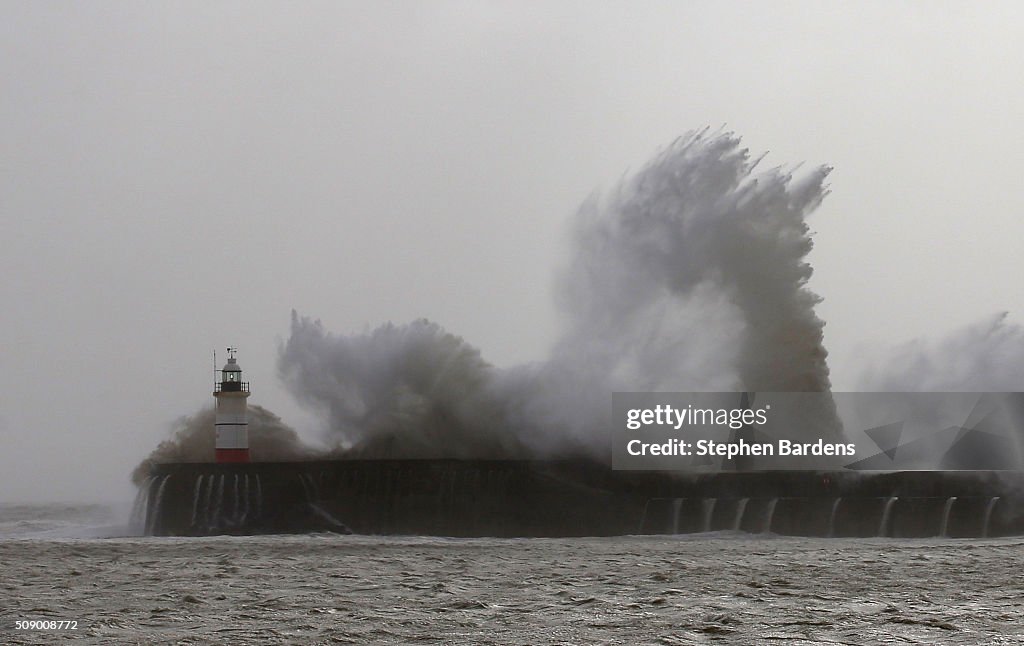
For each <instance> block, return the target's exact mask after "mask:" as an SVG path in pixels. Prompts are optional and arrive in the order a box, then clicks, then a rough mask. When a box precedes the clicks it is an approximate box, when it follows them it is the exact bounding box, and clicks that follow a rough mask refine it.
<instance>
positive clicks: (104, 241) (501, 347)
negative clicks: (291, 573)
mask: <svg viewBox="0 0 1024 646" xmlns="http://www.w3.org/2000/svg"><path fill="white" fill-rule="evenodd" d="M1022 42H1024V5H1021V4H1020V3H1009V2H1008V3H984V4H982V3H970V2H960V3H940V2H920V3H892V2H879V3H862V2H856V3H854V2H848V3H838V2H828V3H821V2H793V3H784V2H762V3H748V2H732V3H724V2H707V3H705V2H664V3H658V2H640V3H634V2H630V3H627V2H593V1H586V2H518V1H517V2H479V1H477V2H395V3H380V2H359V3H338V2H325V3H314V2H301V3H284V2H281V3H267V2H238V3H227V2H214V3H211V2H173V3H171V2H167V3H156V2H148V3H137V2H123V3H121V2H91V3H88V2H76V3H71V2H11V1H9V0H7V1H0V276H2V280H0V304H2V307H3V315H2V317H0V335H2V336H0V338H2V340H3V345H2V354H0V501H9V500H26V499H40V498H50V499H93V498H111V497H114V496H119V495H125V494H126V492H127V491H128V484H127V476H128V472H129V471H130V470H131V468H132V467H134V465H135V464H136V463H137V462H138V461H139V459H140V458H142V457H143V456H145V455H146V454H147V453H148V452H149V450H151V449H152V448H153V446H154V445H155V444H156V443H157V442H158V441H159V440H160V439H161V438H162V437H163V436H164V435H165V434H166V433H167V430H168V427H169V425H170V423H171V421H172V420H173V419H174V418H175V417H177V416H179V415H182V414H188V413H192V412H194V411H196V410H197V409H198V408H200V407H201V406H203V405H206V404H208V403H209V402H210V401H211V400H212V398H211V397H210V386H211V356H210V353H211V350H212V349H214V348H217V349H220V350H221V351H222V350H223V348H224V347H226V346H227V345H229V344H236V345H238V346H239V347H240V349H241V350H240V353H239V361H240V363H241V364H242V366H243V368H244V369H245V370H246V371H247V377H248V378H249V379H250V380H251V382H252V383H253V391H254V394H253V397H252V399H251V400H250V401H251V402H253V403H258V404H262V405H264V406H267V407H269V408H270V409H272V410H274V411H276V412H278V413H279V414H281V415H282V416H283V417H284V418H285V420H286V421H288V422H290V423H292V424H294V425H295V426H296V427H298V429H299V430H300V432H303V433H304V434H309V435H310V436H312V431H311V429H312V427H313V425H314V420H313V419H312V417H311V416H310V415H308V413H304V412H303V411H301V410H300V409H299V407H298V405H297V404H295V403H294V402H293V401H292V400H291V397H290V396H289V395H288V394H287V393H286V392H285V391H284V389H283V387H282V386H281V385H280V384H279V382H278V380H277V377H276V372H275V356H276V352H277V344H278V342H279V341H280V340H281V339H283V338H284V337H285V336H286V335H287V333H288V325H289V316H290V311H291V309H292V308H295V309H297V310H298V311H299V312H300V313H302V314H306V315H310V316H313V317H317V318H320V319H321V320H322V321H323V322H324V325H325V326H326V327H327V328H328V329H330V330H332V331H336V332H357V331H360V330H362V329H364V328H367V327H373V326H376V325H377V324H379V323H381V322H384V321H389V320H390V321H395V322H405V321H409V320H411V319H415V318H418V317H428V318H430V319H432V320H435V321H437V322H438V323H440V324H442V325H443V326H445V327H446V328H447V329H449V330H450V331H452V332H454V333H456V334H459V335H461V336H463V337H464V338H466V339H467V340H468V341H469V342H471V343H472V344H474V345H476V346H478V347H479V348H481V350H482V352H483V354H484V356H485V358H487V359H488V360H490V361H491V362H493V363H496V364H498V365H503V366H504V365H512V364H516V363H520V362H523V361H530V360H536V359H539V358H541V357H543V356H544V355H545V353H546V351H547V349H548V346H549V344H550V343H551V342H552V341H553V340H554V335H555V330H556V329H557V317H556V311H555V307H554V301H553V299H552V290H553V279H554V276H555V271H556V270H557V268H558V267H559V265H560V263H561V262H562V261H563V259H564V257H565V249H566V245H567V242H568V236H567V221H568V218H569V217H570V216H571V215H572V213H573V212H574V211H575V210H576V208H577V206H578V205H579V203H580V202H581V201H582V200H583V199H585V198H586V197H587V196H588V195H590V194H591V193H592V192H593V191H594V190H596V189H601V188H607V187H610V186H612V185H613V184H614V183H615V181H617V180H618V179H619V178H620V177H621V176H622V175H623V173H625V172H627V171H628V170H629V169H634V170H635V169H637V168H638V167H639V166H640V165H642V164H643V163H644V161H645V160H646V159H648V158H649V157H650V156H651V155H652V154H653V153H654V152H655V151H657V150H658V148H659V147H660V146H663V145H665V144H667V143H669V142H670V141H672V140H673V139H674V138H675V137H677V136H678V135H680V134H682V133H684V132H685V131H687V130H690V129H694V128H701V127H703V126H705V125H711V126H713V127H718V126H720V125H722V124H725V125H726V126H727V127H728V128H729V129H732V130H735V131H736V132H737V133H739V134H740V135H742V136H743V137H744V140H745V144H746V145H747V146H749V147H750V148H751V150H752V151H770V154H769V157H768V161H769V162H770V163H772V164H790V163H797V162H802V161H806V162H807V163H809V164H815V165H816V164H822V163H827V164H831V165H833V166H834V167H835V171H834V172H833V174H832V175H831V177H830V182H831V186H832V195H831V196H829V198H828V199H827V200H826V202H825V203H824V205H823V206H822V207H821V208H820V209H819V211H818V212H817V213H816V215H815V216H814V218H813V220H812V224H813V228H814V229H815V231H816V232H817V233H816V237H815V241H816V248H815V250H814V251H813V252H812V254H811V261H812V263H813V264H814V266H815V272H816V273H815V275H814V278H813V280H812V282H811V286H812V288H813V289H814V290H815V291H817V292H818V293H819V294H821V295H822V296H823V297H824V298H825V301H824V303H823V304H822V305H821V306H820V307H819V310H818V311H819V314H820V315H821V316H822V317H823V318H824V319H825V320H826V321H827V323H828V324H827V327H826V344H827V346H828V347H829V349H830V351H831V352H832V369H833V376H834V381H835V385H836V388H837V389H842V388H843V386H844V383H846V384H849V383H850V382H851V381H852V380H853V379H854V377H855V375H854V374H853V373H854V371H855V370H856V365H855V357H856V354H857V353H858V352H859V350H860V349H861V348H863V347H879V346H880V345H884V344H888V343H896V342H900V341H904V340H907V339H912V338H915V337H919V336H925V337H929V336H940V335H942V334H944V333H946V332H948V331H950V330H952V329H953V328H956V327H959V326H962V325H964V324H967V323H970V322H972V321H976V320H978V319H980V318H983V317H986V316H988V315H990V314H992V313H994V312H996V311H1000V310H1009V311H1010V312H1011V320H1013V321H1016V322H1020V321H1021V320H1022V318H1024V316H1022V313H1024V281H1022V280H1021V273H1022V272H1021V269H1022V261H1021V253H1020V247H1021V241H1022V240H1024V218H1022V217H1021V215H1022V214H1024V191H1022V190H1021V188H1020V184H1021V177H1022V176H1024V155H1022V150H1024V126H1022V124H1021V115H1024V84H1022V83H1021V79H1024V46H1022V44H1021V43H1022ZM221 357H222V358H223V354H222V355H221Z"/></svg>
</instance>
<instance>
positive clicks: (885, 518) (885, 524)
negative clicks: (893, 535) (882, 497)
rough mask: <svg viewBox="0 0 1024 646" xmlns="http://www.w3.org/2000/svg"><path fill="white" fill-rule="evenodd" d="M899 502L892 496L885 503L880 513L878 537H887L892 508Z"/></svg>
mask: <svg viewBox="0 0 1024 646" xmlns="http://www.w3.org/2000/svg"><path fill="white" fill-rule="evenodd" d="M897 500H899V498H898V497H896V496H892V497H890V498H889V499H888V500H886V501H885V510H884V511H882V522H881V523H879V525H878V535H879V536H888V535H889V521H890V520H891V517H892V506H893V505H895V504H896V501H897Z"/></svg>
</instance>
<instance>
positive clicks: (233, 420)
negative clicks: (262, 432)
mask: <svg viewBox="0 0 1024 646" xmlns="http://www.w3.org/2000/svg"><path fill="white" fill-rule="evenodd" d="M236 354H237V350H236V349H235V348H228V362H227V363H226V364H224V367H223V368H222V369H221V371H220V377H219V378H220V381H218V382H217V383H216V384H214V387H213V396H214V397H215V398H216V400H217V417H216V421H215V422H214V431H215V433H216V441H215V451H216V460H217V462H248V461H249V422H248V419H247V415H246V404H245V400H246V399H247V398H248V397H249V383H248V382H246V381H242V368H241V367H240V366H239V365H238V361H237V359H236V358H235V355H236Z"/></svg>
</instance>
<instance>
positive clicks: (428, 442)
mask: <svg viewBox="0 0 1024 646" xmlns="http://www.w3.org/2000/svg"><path fill="white" fill-rule="evenodd" d="M278 367H279V372H280V375H281V377H282V379H283V380H284V382H285V383H286V384H287V385H288V386H289V388H290V390H291V391H292V393H294V394H295V396H296V397H297V398H298V399H299V400H300V401H302V402H303V403H306V404H309V405H311V406H313V407H316V408H319V409H321V410H322V411H323V412H324V413H325V417H326V420H327V423H328V432H329V433H330V434H331V435H332V437H333V439H334V442H335V444H336V446H337V449H338V450H339V451H343V452H345V453H347V454H349V455H353V454H359V455H363V456H367V457H417V458H425V457H450V458H454V457H510V456H516V455H521V454H522V453H523V447H522V445H521V443H520V441H519V439H518V438H516V437H514V436H512V435H510V434H508V433H506V432H505V430H506V429H505V424H504V407H503V402H502V401H501V399H500V398H498V397H496V396H495V395H494V393H493V380H494V375H495V369H494V368H492V367H491V366H490V365H489V364H487V363H486V362H485V361H484V360H483V359H482V358H481V357H480V353H479V351H478V350H477V349H476V348H473V347H472V346H470V345H469V344H467V343H466V342H465V341H463V340H462V339H461V338H459V337H457V336H455V335H452V334H449V333H447V332H445V331H444V330H443V329H442V328H441V327H440V326H439V325H437V324H435V323H432V322H430V321H427V320H425V319H420V320H418V321H414V322H412V323H409V324H406V325H393V324H390V323H388V324H385V325H382V326H380V327H378V328H377V329H375V330H373V331H372V332H368V333H366V334H359V335H353V336H341V335H333V334H330V333H328V332H326V331H325V330H324V329H323V326H322V325H321V324H320V322H319V321H313V320H311V319H308V318H305V317H300V316H299V315H298V314H297V313H295V312H292V325H291V336H290V338H289V339H288V341H287V343H285V344H284V345H283V346H282V347H281V349H280V355H279V360H278Z"/></svg>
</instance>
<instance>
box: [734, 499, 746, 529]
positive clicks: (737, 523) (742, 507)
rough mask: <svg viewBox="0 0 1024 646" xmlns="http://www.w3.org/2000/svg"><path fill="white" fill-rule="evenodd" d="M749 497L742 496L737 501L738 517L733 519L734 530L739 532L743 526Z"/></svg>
mask: <svg viewBox="0 0 1024 646" xmlns="http://www.w3.org/2000/svg"><path fill="white" fill-rule="evenodd" d="M748 500H749V498H740V501H739V502H738V503H736V517H735V518H733V519H732V530H733V531H734V532H738V531H739V530H740V528H741V527H742V526H743V512H745V511H746V510H747V501H748Z"/></svg>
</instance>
